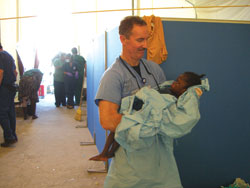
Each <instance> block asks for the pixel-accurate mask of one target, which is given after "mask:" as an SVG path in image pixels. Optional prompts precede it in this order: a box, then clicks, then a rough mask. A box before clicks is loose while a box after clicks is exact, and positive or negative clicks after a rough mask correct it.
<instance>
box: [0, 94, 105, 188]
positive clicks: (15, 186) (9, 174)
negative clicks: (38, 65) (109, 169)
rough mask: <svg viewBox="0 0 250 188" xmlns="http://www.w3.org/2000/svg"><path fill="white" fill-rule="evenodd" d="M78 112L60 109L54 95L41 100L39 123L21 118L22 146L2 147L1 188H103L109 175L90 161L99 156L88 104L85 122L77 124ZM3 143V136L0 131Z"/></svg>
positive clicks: (99, 163) (0, 149) (0, 156)
mask: <svg viewBox="0 0 250 188" xmlns="http://www.w3.org/2000/svg"><path fill="white" fill-rule="evenodd" d="M77 108H78V107H75V109H71V110H70V109H67V108H66V107H59V108H56V107H55V105H54V98H53V95H51V96H46V97H45V99H40V102H39V103H38V104H37V115H38V116H39V118H38V119H35V120H32V119H31V117H30V118H29V119H28V120H23V118H22V117H17V135H18V139H19V141H18V143H16V144H14V145H13V146H12V147H11V148H3V147H0V188H99V187H103V182H104V179H105V176H106V173H89V172H88V171H89V170H92V169H93V170H97V171H99V170H105V165H104V163H102V162H94V161H89V160H88V159H89V158H90V157H91V156H93V155H96V154H97V153H98V151H97V149H96V146H95V145H87V146H82V145H80V143H81V142H93V139H92V137H91V135H90V133H89V131H88V129H87V128H78V127H79V126H80V127H81V126H84V125H86V104H83V107H82V113H83V114H84V115H83V116H82V119H83V121H81V122H80V121H76V120H75V119H74V116H75V114H76V110H77ZM0 142H1V143H2V142H3V133H2V129H0Z"/></svg>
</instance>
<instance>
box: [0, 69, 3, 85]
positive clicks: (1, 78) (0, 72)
mask: <svg viewBox="0 0 250 188" xmlns="http://www.w3.org/2000/svg"><path fill="white" fill-rule="evenodd" d="M3 72H4V71H3V69H0V85H1V84H2V81H3Z"/></svg>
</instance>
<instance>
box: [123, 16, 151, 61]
mask: <svg viewBox="0 0 250 188" xmlns="http://www.w3.org/2000/svg"><path fill="white" fill-rule="evenodd" d="M119 34H120V40H121V43H122V47H123V55H124V56H126V57H127V58H130V59H133V60H139V59H140V58H142V57H143V55H144V51H145V49H146V48H147V39H148V37H149V32H148V29H147V23H146V22H145V21H144V20H143V19H142V18H140V17H139V16H128V17H125V18H124V19H123V20H122V21H121V23H120V26H119Z"/></svg>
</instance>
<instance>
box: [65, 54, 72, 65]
mask: <svg viewBox="0 0 250 188" xmlns="http://www.w3.org/2000/svg"><path fill="white" fill-rule="evenodd" d="M65 61H66V63H70V62H72V55H71V54H67V55H66V57H65Z"/></svg>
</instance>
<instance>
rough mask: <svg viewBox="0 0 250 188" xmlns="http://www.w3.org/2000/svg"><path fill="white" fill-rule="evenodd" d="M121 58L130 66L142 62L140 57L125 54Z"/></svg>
mask: <svg viewBox="0 0 250 188" xmlns="http://www.w3.org/2000/svg"><path fill="white" fill-rule="evenodd" d="M121 58H122V59H123V60H124V61H126V62H127V63H128V64H129V65H130V66H132V67H134V66H137V65H139V63H140V60H138V59H136V60H135V59H133V58H130V57H128V56H125V55H124V54H122V55H121Z"/></svg>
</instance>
